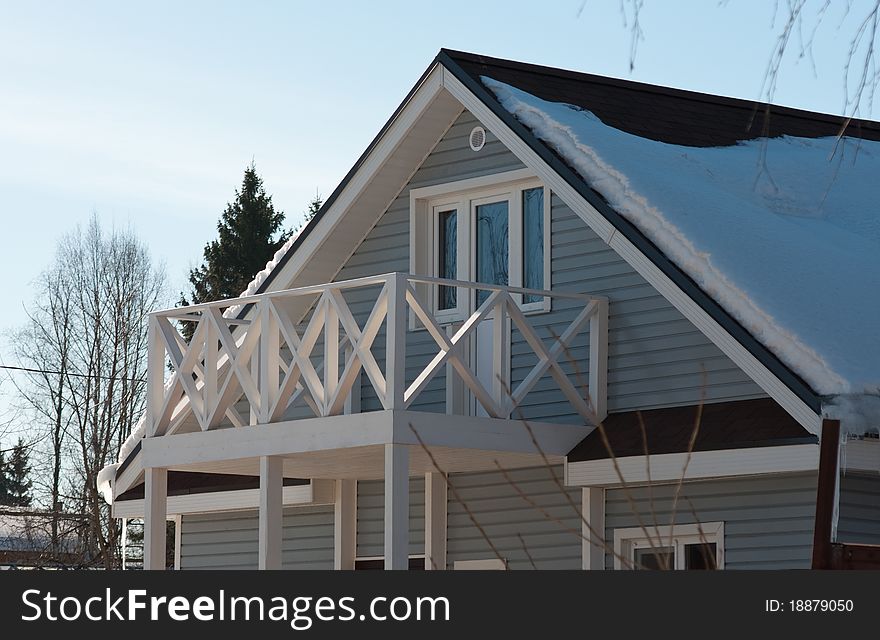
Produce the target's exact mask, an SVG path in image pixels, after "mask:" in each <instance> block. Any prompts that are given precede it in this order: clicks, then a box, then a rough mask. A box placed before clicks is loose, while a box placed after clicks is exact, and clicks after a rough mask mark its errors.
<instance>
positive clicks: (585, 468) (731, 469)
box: [565, 444, 819, 487]
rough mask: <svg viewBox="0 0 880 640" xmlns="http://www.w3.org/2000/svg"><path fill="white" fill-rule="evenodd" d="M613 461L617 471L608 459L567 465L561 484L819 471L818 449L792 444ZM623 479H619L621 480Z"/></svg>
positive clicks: (616, 484) (615, 483) (597, 484)
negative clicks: (615, 463) (563, 482)
mask: <svg viewBox="0 0 880 640" xmlns="http://www.w3.org/2000/svg"><path fill="white" fill-rule="evenodd" d="M648 461H649V460H648V459H646V457H645V456H628V457H625V458H617V469H619V470H620V473H618V471H617V469H615V467H614V462H613V461H612V460H610V459H608V458H605V459H602V460H584V461H580V462H568V463H566V465H565V484H566V485H568V486H579V487H619V486H622V485H623V484H624V482H625V483H626V484H627V485H635V484H647V483H649V482H650V483H661V482H665V483H670V482H678V481H679V480H681V479H682V478H683V479H684V480H704V479H708V478H725V477H735V476H751V475H763V474H769V473H797V472H805V471H817V470H818V469H819V446H818V445H815V444H794V445H783V446H778V447H753V448H749V449H724V450H720V451H696V452H694V453H692V454H690V459H688V454H687V453H666V454H658V455H652V456H650V472H651V473H650V477H649V475H648V464H647V463H648ZM621 476H623V479H621Z"/></svg>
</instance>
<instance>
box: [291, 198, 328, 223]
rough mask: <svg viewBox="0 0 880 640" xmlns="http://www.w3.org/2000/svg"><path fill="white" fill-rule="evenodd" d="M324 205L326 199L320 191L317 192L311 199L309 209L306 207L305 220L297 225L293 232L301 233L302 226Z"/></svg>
mask: <svg viewBox="0 0 880 640" xmlns="http://www.w3.org/2000/svg"><path fill="white" fill-rule="evenodd" d="M322 206H324V199H323V198H321V194H320V193H315V197H314V199H312V200H310V201H309V206H308V209H306V210H305V212H304V213H303V221H302V222H301V223H300V224H298V225H296V226H295V227H294V228H293V231H292V232H291V233H299V232H300V231H301V230H302V228H303V227H305V226H306V225H307V224H308V223H309V221H310V220H311V219H312V218H314V217H315V214H316V213H318V211H320V209H321V207H322Z"/></svg>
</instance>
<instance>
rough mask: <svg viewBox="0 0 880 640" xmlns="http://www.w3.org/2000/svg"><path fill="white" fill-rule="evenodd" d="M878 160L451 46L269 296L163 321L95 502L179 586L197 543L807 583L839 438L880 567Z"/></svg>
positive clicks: (258, 558) (271, 274)
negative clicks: (133, 425) (832, 438)
mask: <svg viewBox="0 0 880 640" xmlns="http://www.w3.org/2000/svg"><path fill="white" fill-rule="evenodd" d="M841 132H842V133H843V134H844V135H843V136H842V137H840V138H839V139H838V137H837V136H838V134H840V133H841ZM878 142H880V124H878V123H875V122H868V121H859V120H851V121H843V120H842V119H840V118H837V117H833V116H828V115H823V114H817V113H808V112H805V111H799V110H795V109H790V108H783V107H776V106H769V105H757V106H756V105H755V104H754V103H752V102H745V101H741V100H735V99H731V98H723V97H717V96H710V95H704V94H697V93H692V92H687V91H680V90H675V89H668V88H663V87H656V86H650V85H645V84H639V83H635V82H629V81H623V80H615V79H609V78H602V77H596V76H591V75H587V74H582V73H574V72H570V71H563V70H559V69H552V68H545V67H539V66H534V65H530V64H523V63H519V62H511V61H508V60H499V59H493V58H487V57H483V56H478V55H473V54H468V53H461V52H455V51H448V50H443V51H441V52H440V53H439V55H438V56H437V58H436V59H435V60H434V61H433V62H432V63H431V64H430V66H429V67H428V69H427V71H426V72H425V73H424V75H423V76H422V77H421V78H420V79H419V80H418V82H417V83H416V84H415V86H414V87H413V89H412V91H411V92H410V93H409V94H408V95H407V96H406V98H405V99H404V101H403V102H402V104H401V105H400V107H399V108H398V109H397V111H396V112H395V113H394V114H393V115H392V117H391V119H390V120H389V121H388V123H387V124H386V125H385V126H384V127H383V129H382V130H381V131H380V132H379V134H378V135H377V136H376V138H375V140H374V141H373V142H372V143H371V144H370V146H369V148H368V149H367V150H366V151H365V152H364V154H363V155H362V156H361V157H360V158H359V159H358V160H357V162H356V163H355V165H354V167H353V168H352V169H351V171H350V172H349V173H348V175H347V176H346V177H345V179H344V180H343V182H342V184H341V185H339V187H338V188H337V189H336V191H334V193H333V194H332V196H331V197H330V198H329V199H328V200H327V202H326V203H325V204H324V206H323V207H322V209H321V210H320V212H319V213H318V214H317V215H316V216H315V218H314V220H312V221H311V223H310V224H309V225H308V226H307V227H306V228H305V229H304V230H303V232H302V233H301V234H300V235H299V236H298V237H296V238H294V239H292V240H291V241H290V242H289V243H288V245H287V246H285V247H284V248H282V249H281V250H280V251H279V252H278V254H277V255H276V256H275V259H274V260H273V261H272V262H270V263H269V264H268V265H267V268H266V270H265V271H263V272H262V273H260V274H259V275H258V276H257V278H256V279H255V280H254V282H253V283H252V284H251V286H250V287H249V288H248V290H247V291H245V292H244V293H243V295H242V297H241V298H239V299H236V300H230V301H223V302H218V303H211V304H203V305H195V306H192V307H189V308H182V309H171V310H166V311H157V312H155V313H153V314H152V315H151V317H150V345H151V346H150V354H149V362H150V364H149V381H148V385H149V390H148V399H147V412H146V415H145V417H144V420H143V421H142V423H141V427H140V428H139V430H138V431H137V432H136V433H135V434H134V437H133V438H131V439H130V440H129V442H127V443H126V446H125V447H124V448H123V451H122V454H121V456H120V462H119V463H118V464H117V465H113V466H111V467H108V468H107V469H105V470H104V471H103V472H102V474H101V477H100V479H99V483H100V486H101V488H102V490H103V491H104V492H105V495H106V496H107V498H108V500H109V501H110V502H111V503H112V505H113V513H114V514H115V515H116V516H117V517H119V518H124V519H125V518H141V517H144V518H145V530H146V534H145V566H147V567H153V568H161V567H162V566H164V557H165V556H164V554H165V521H166V519H172V518H173V519H175V520H176V521H177V524H178V526H177V527H176V531H177V541H176V542H177V544H176V553H177V564H178V566H179V567H181V568H184V569H188V568H220V567H223V568H232V567H235V568H254V567H260V568H289V569H300V568H327V569H330V568H337V569H352V568H379V567H383V566H384V567H385V568H388V569H405V568H408V567H413V568H424V569H438V568H439V569H442V568H447V569H471V568H510V569H521V568H526V569H527V568H532V567H537V568H547V569H554V568H558V569H574V568H584V569H613V568H628V567H633V566H641V567H646V568H650V567H674V568H691V569H699V568H715V567H718V568H730V569H734V568H808V567H809V566H810V559H811V552H812V546H813V532H814V521H815V519H816V511H817V498H816V495H817V470H818V466H819V449H820V446H819V442H820V435H821V427H822V424H823V420H826V419H837V420H840V423H841V425H842V433H843V434H844V436H845V438H844V441H843V444H842V447H841V450H842V452H843V453H842V455H841V456H840V462H839V465H836V467H837V468H839V472H835V474H834V475H835V476H837V477H839V481H838V482H836V487H835V491H834V492H833V493H834V496H835V498H834V500H835V507H836V508H835V509H834V513H835V515H834V522H833V526H834V528H835V530H836V534H835V535H836V536H837V538H838V539H839V540H845V539H849V540H852V541H854V542H862V543H872V542H873V543H880V475H878V474H880V441H878V439H877V437H876V433H877V426H878V424H880V419H878V418H880V411H878V407H880V402H878V386H877V381H878V380H880V375H878V373H880V340H877V338H876V335H875V331H874V326H875V324H876V318H877V316H878V296H877V295H876V292H877V291H878V290H880V288H878V285H880V282H878V280H880V269H878V267H880V258H878V255H880V252H878V248H880V224H878V223H877V219H878V218H877V205H876V202H877V197H876V196H877V187H876V184H877V183H876V176H877V175H880V174H878V171H877V170H878V169H880V146H878ZM175 322H192V323H195V335H194V338H193V340H192V342H191V343H190V344H187V343H186V342H185V341H184V340H183V339H182V338H181V336H180V334H179V333H178V332H177V330H176V328H175V327H176V325H175V324H174V323H175ZM166 359H169V360H170V361H171V363H172V366H173V369H174V371H175V374H174V375H173V376H172V377H171V378H170V379H169V380H168V381H167V383H166V380H165V366H164V363H165V361H166ZM600 425H601V428H597V427H598V426H600Z"/></svg>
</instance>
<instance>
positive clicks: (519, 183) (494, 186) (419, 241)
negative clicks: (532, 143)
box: [409, 169, 552, 328]
mask: <svg viewBox="0 0 880 640" xmlns="http://www.w3.org/2000/svg"><path fill="white" fill-rule="evenodd" d="M538 187H541V188H543V189H544V264H543V277H544V278H543V279H544V286H543V289H545V290H550V288H551V284H552V283H551V242H550V240H551V226H550V225H551V216H550V211H551V194H550V190H549V188H548V187H547V185H545V184H544V183H543V182H542V181H540V180H539V179H538V178H536V177H535V175H534V173H532V172H531V171H530V170H529V169H517V170H514V171H506V172H503V173H496V174H492V175H488V176H481V177H479V178H469V179H466V180H458V181H455V182H448V183H444V184H440V185H434V186H430V187H422V188H419V189H412V190H410V208H409V209H410V226H409V230H410V252H409V256H410V265H409V268H410V273H413V274H415V275H426V276H437V275H438V273H439V256H438V255H437V253H438V252H437V229H438V216H439V214H440V213H441V212H442V211H448V210H449V209H452V208H454V209H455V210H456V212H457V214H456V221H457V230H458V233H457V252H458V268H457V270H456V276H457V278H456V279H458V280H474V277H473V275H474V270H475V263H476V260H475V255H474V251H475V249H474V247H473V246H472V242H471V238H472V236H473V233H474V231H473V224H474V214H473V211H474V208H475V203H476V202H477V201H484V202H485V201H486V200H490V201H491V199H492V198H498V199H499V200H500V199H503V198H504V197H505V196H507V198H508V199H509V201H510V205H509V209H508V213H509V215H510V220H511V224H510V226H509V236H508V255H509V260H510V263H509V279H510V281H509V283H508V284H509V286H511V287H518V286H519V287H521V286H522V276H523V273H522V271H523V259H522V258H523V256H522V245H523V235H522V196H521V193H522V191H524V190H526V189H532V188H538ZM517 194H520V195H519V197H517ZM417 289H418V290H419V292H420V294H421V295H422V296H423V297H424V299H425V300H426V301H427V302H429V303H430V304H431V306H432V309H433V310H434V312H435V314H436V317H437V319H438V321H440V322H441V323H443V322H454V321H461V320H464V318H466V317H467V314H468V312H469V309H470V308H472V305H473V298H474V296H475V293H474V292H473V291H471V292H470V293H469V295H468V296H461V295H460V296H458V298H457V300H456V302H457V305H456V308H455V309H449V310H442V311H441V310H439V309H438V306H439V305H438V290H439V287H429V286H428V285H419V286H417ZM432 290H433V291H432ZM515 298H516V299H517V300H518V301H519V302H521V296H520V295H516V296H515ZM520 307H521V308H522V310H523V311H525V312H529V313H544V312H547V311H550V307H551V303H550V298H549V297H545V298H544V299H543V300H541V301H538V302H532V303H526V304H520ZM410 321H411V327H413V328H414V325H415V322H414V319H413V318H410Z"/></svg>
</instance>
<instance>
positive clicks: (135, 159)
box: [0, 0, 877, 409]
mask: <svg viewBox="0 0 880 640" xmlns="http://www.w3.org/2000/svg"><path fill="white" fill-rule="evenodd" d="M783 4H784V3H783ZM821 4H822V2H821V1H820V0H816V1H815V3H814V6H813V7H812V8H811V9H810V13H808V16H812V15H813V14H814V13H815V11H816V10H817V9H818V7H819V6H821ZM859 4H860V2H858V1H857V2H856V8H855V9H854V10H853V15H856V14H858V13H859V11H858V5H859ZM862 4H863V3H862ZM773 5H774V3H772V2H769V1H768V0H730V1H729V2H726V3H721V4H720V5H719V3H717V2H714V1H711V0H676V1H675V2H668V1H662V0H647V2H646V4H645V8H644V10H643V12H642V15H641V23H642V28H643V30H644V32H645V40H644V41H643V42H642V43H641V44H640V45H639V52H638V57H637V59H636V66H635V69H634V70H633V71H632V72H630V69H629V46H630V36H629V31H628V29H627V28H625V27H624V24H623V19H622V16H621V13H620V3H619V0H587V2H586V3H583V2H581V0H555V1H553V2H518V1H514V0H504V1H500V2H475V1H474V0H468V1H458V0H445V1H444V2H431V3H427V2H421V3H416V2H412V1H410V2H402V1H400V2H383V1H381V0H375V1H374V2H357V3H355V2H351V3H348V2H293V1H288V2H268V1H256V2H245V1H243V0H242V1H239V2H160V1H155V0H154V1H151V2H125V3H120V2H77V3H72V2H36V1H35V2H14V1H6V0H0V16H2V18H0V222H2V225H0V261H2V262H0V267H2V268H0V292H2V300H3V302H4V308H3V313H2V315H0V331H6V330H8V329H10V328H12V327H15V326H17V325H20V324H21V323H22V322H23V320H24V313H23V311H22V305H24V304H28V303H29V301H30V300H31V298H32V291H31V281H32V280H33V279H34V278H35V277H36V276H37V275H38V274H39V272H40V271H41V270H42V269H43V268H44V267H45V266H46V265H47V264H48V263H49V262H50V261H51V260H52V255H53V251H54V245H55V241H56V239H57V238H58V237H59V236H60V235H61V234H63V233H64V232H66V231H68V230H70V229H72V228H74V227H75V226H76V225H77V224H82V223H84V222H85V221H86V220H87V218H88V217H89V215H90V214H91V213H92V212H93V211H96V212H97V213H98V215H99V216H100V217H101V219H102V220H103V221H104V222H105V223H107V224H116V225H131V226H133V227H134V228H135V230H136V231H137V232H138V234H139V235H140V236H141V237H142V238H143V239H144V241H145V242H146V243H147V244H148V245H149V246H150V247H151V249H152V251H153V254H154V256H155V257H156V258H157V259H159V260H162V261H163V262H164V263H165V265H166V268H167V271H168V275H169V279H170V283H171V285H172V291H175V292H176V291H180V290H181V289H182V288H183V287H184V284H185V278H186V272H187V268H188V267H189V266H191V265H192V264H194V263H195V262H196V261H198V260H199V258H200V257H201V249H202V247H203V245H204V244H205V242H207V241H208V240H210V239H211V238H212V237H213V236H214V233H215V225H216V222H217V218H218V216H219V215H220V213H221V212H222V210H223V208H224V206H225V203H226V202H227V201H229V200H230V199H232V197H233V193H234V189H235V187H236V186H238V184H239V183H240V180H241V176H242V172H243V169H244V167H245V165H246V164H247V163H248V162H250V160H251V158H253V159H254V160H255V161H256V164H257V167H258V170H259V172H260V173H261V175H262V176H263V178H264V180H265V184H266V187H267V189H268V191H269V192H270V193H271V194H273V196H274V201H275V204H276V207H280V208H281V209H283V210H284V211H285V212H286V213H287V216H288V223H289V224H291V225H292V224H294V223H295V222H297V221H298V220H299V218H300V217H301V213H302V211H303V210H304V209H305V207H306V203H307V202H308V201H309V200H310V199H311V198H312V197H313V196H314V194H315V191H316V190H317V191H318V192H320V193H321V194H323V195H325V196H326V195H327V194H329V193H330V192H331V191H332V190H333V189H334V188H335V186H336V184H337V183H338V181H339V180H340V179H341V177H342V176H343V175H344V174H345V172H346V171H347V170H348V169H349V167H350V166H351V164H352V163H353V162H354V160H355V159H356V158H357V157H358V155H359V154H360V153H361V152H362V151H363V149H364V148H365V147H366V145H367V144H368V143H369V141H370V140H371V139H372V138H373V136H374V135H375V134H376V132H377V131H378V130H379V128H380V127H381V125H382V124H383V123H384V121H385V120H386V119H387V118H388V116H389V115H390V114H391V113H392V111H393V110H394V108H395V107H396V106H397V104H398V103H399V102H400V100H401V99H402V98H403V96H404V95H405V94H406V92H407V91H408V90H409V88H410V87H411V86H412V84H413V83H414V82H415V81H416V79H417V78H418V77H419V75H420V74H421V73H422V71H424V69H425V68H426V67H427V65H428V64H429V63H430V61H431V59H432V58H433V57H434V55H435V54H436V53H437V51H438V50H439V49H440V48H441V47H450V48H456V49H463V50H467V51H473V52H478V53H485V54H489V55H494V56H500V57H509V58H513V59H518V60H523V61H527V62H533V63H539V64H547V65H553V66H559V67H566V68H571V69H576V70H581V71H587V72H591V73H596V74H604V75H609V76H617V77H624V78H631V79H635V80H641V81H645V82H651V83H656V84H663V85H670V86H675V87H682V88H687V89H694V90H699V91H705V92H709V93H719V94H724V95H732V96H738V97H743V98H758V97H760V88H761V83H762V78H763V74H764V69H765V67H766V64H767V60H768V56H769V54H770V51H771V48H772V46H773V32H772V31H771V23H772V20H773ZM834 5H835V6H832V7H831V9H830V10H829V15H828V17H827V18H826V22H825V24H824V27H823V28H822V30H821V31H820V32H819V35H818V39H817V42H816V46H815V54H816V55H815V57H816V74H815V75H814V73H813V69H812V67H811V65H810V64H809V62H808V61H807V60H800V61H798V60H796V56H794V55H790V56H789V61H788V62H787V63H786V64H785V65H784V67H783V74H782V77H781V80H780V83H779V88H778V90H777V93H776V102H779V103H783V104H788V105H793V106H797V107H802V108H807V109H813V110H819V111H827V112H839V111H840V109H841V107H842V104H843V90H842V78H841V74H842V68H843V62H844V59H845V54H846V49H847V45H848V37H849V34H850V32H851V30H852V23H853V17H852V16H851V17H850V18H849V19H848V21H844V22H843V26H842V27H841V28H840V30H838V25H839V24H840V23H841V19H842V16H843V13H842V9H843V5H844V3H842V2H840V3H834ZM581 8H582V11H580V10H581ZM835 12H836V13H835ZM777 19H778V18H777ZM792 53H796V52H794V51H793V52H792ZM862 115H863V116H871V115H873V116H875V117H876V116H877V113H876V112H875V113H874V114H869V113H863V114H862ZM0 356H2V357H3V360H4V362H6V363H10V362H11V356H10V354H9V349H8V345H7V342H6V339H5V337H3V338H0ZM0 380H2V375H0ZM9 386H10V385H8V384H3V383H2V382H0V393H2V392H4V391H8V389H9ZM0 409H2V403H0Z"/></svg>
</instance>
